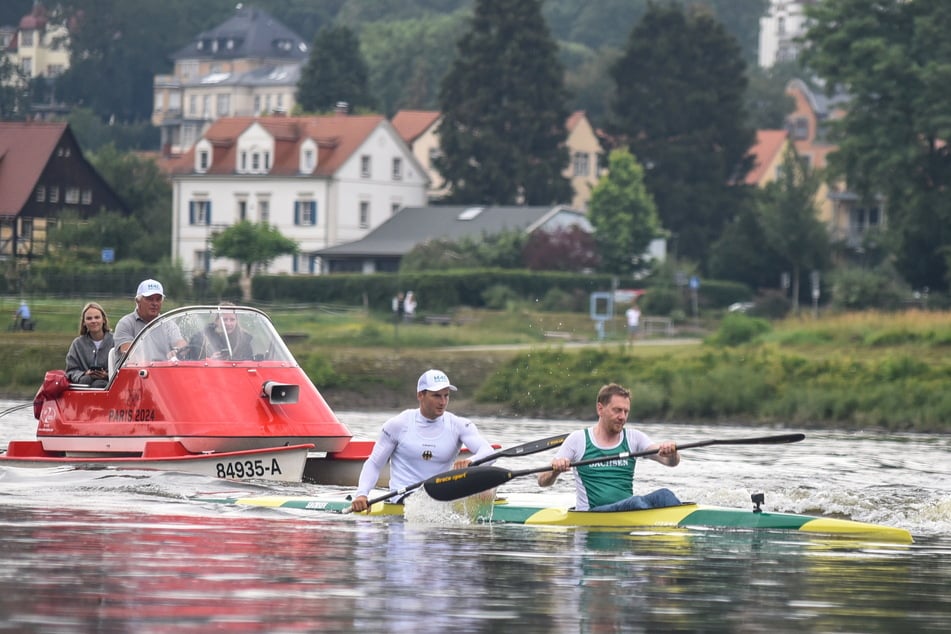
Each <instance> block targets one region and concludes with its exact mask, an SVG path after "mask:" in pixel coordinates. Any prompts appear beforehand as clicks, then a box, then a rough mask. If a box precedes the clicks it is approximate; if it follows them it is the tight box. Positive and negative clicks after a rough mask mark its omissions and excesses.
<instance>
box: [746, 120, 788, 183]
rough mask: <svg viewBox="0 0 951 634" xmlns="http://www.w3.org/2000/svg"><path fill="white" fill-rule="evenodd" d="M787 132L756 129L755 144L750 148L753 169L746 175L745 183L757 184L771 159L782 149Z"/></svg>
mask: <svg viewBox="0 0 951 634" xmlns="http://www.w3.org/2000/svg"><path fill="white" fill-rule="evenodd" d="M788 136H789V133H788V132H786V130H757V131H756V145H754V146H753V147H752V148H751V149H750V153H751V154H752V155H753V169H751V170H750V171H749V173H748V174H747V175H746V184H747V185H759V183H760V181H761V180H763V176H764V175H765V174H766V170H767V169H768V168H769V166H770V165H771V164H772V162H773V159H774V158H776V154H778V153H779V152H780V151H782V149H783V144H785V142H786V138H787V137H788Z"/></svg>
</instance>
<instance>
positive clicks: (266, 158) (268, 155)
mask: <svg viewBox="0 0 951 634" xmlns="http://www.w3.org/2000/svg"><path fill="white" fill-rule="evenodd" d="M270 169H271V153H270V152H265V153H264V171H266V172H267V171H270Z"/></svg>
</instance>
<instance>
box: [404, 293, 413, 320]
mask: <svg viewBox="0 0 951 634" xmlns="http://www.w3.org/2000/svg"><path fill="white" fill-rule="evenodd" d="M415 318H416V295H415V294H414V293H413V291H406V299H404V300H403V321H413V319H415Z"/></svg>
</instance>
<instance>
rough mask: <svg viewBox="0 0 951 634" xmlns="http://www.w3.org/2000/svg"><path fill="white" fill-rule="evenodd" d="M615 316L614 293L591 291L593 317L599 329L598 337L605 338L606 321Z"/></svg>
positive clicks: (596, 327)
mask: <svg viewBox="0 0 951 634" xmlns="http://www.w3.org/2000/svg"><path fill="white" fill-rule="evenodd" d="M612 317H614V293H591V319H593V320H594V327H595V329H596V330H597V331H598V339H599V340H603V339H604V322H606V321H608V320H609V319H611V318H612Z"/></svg>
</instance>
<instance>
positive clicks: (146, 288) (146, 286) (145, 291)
mask: <svg viewBox="0 0 951 634" xmlns="http://www.w3.org/2000/svg"><path fill="white" fill-rule="evenodd" d="M152 295H161V296H162V297H165V289H164V288H162V283H161V282H157V281H155V280H145V281H143V282H142V283H141V284H139V288H138V290H137V291H136V292H135V296H136V297H151V296H152Z"/></svg>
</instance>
